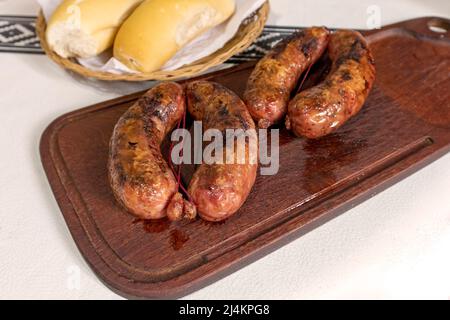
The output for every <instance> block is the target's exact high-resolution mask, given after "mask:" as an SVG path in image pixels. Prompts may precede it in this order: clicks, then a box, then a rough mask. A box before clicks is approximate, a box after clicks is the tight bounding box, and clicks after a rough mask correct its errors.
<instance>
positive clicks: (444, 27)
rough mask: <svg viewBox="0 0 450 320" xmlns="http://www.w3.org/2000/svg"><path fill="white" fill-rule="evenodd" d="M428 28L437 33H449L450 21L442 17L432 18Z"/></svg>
mask: <svg viewBox="0 0 450 320" xmlns="http://www.w3.org/2000/svg"><path fill="white" fill-rule="evenodd" d="M428 29H430V30H431V31H433V32H436V33H441V34H444V33H447V32H448V30H449V29H450V22H449V21H446V20H442V19H432V20H430V21H428Z"/></svg>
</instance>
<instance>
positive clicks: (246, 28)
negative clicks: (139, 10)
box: [36, 1, 269, 81]
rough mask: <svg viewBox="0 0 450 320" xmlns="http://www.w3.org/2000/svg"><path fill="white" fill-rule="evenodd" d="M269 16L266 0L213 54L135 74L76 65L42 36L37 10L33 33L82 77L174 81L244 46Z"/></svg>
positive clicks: (42, 20)
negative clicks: (191, 61)
mask: <svg viewBox="0 0 450 320" xmlns="http://www.w3.org/2000/svg"><path fill="white" fill-rule="evenodd" d="M268 15H269V2H268V1H267V2H266V3H265V4H264V5H262V6H261V8H259V9H258V10H257V11H256V12H255V13H254V14H253V15H252V16H251V17H250V18H248V19H246V20H245V21H244V22H243V23H242V25H241V26H240V27H239V30H238V32H237V33H236V35H235V36H234V38H232V39H231V40H230V41H228V42H227V43H226V44H225V46H224V47H223V48H221V49H219V50H217V51H216V52H214V53H213V54H211V55H209V56H207V57H205V58H202V59H200V60H197V61H195V62H193V63H191V64H189V65H185V66H183V67H181V68H179V69H177V70H173V71H155V72H148V73H137V74H114V73H109V72H104V71H95V70H91V69H88V68H86V67H84V66H82V65H80V64H79V63H78V62H76V60H74V59H66V58H62V57H60V56H59V55H57V54H56V53H55V52H54V51H52V50H51V49H50V48H49V46H48V43H47V41H46V39H45V29H46V26H47V25H46V22H45V18H44V16H43V14H42V11H41V12H40V13H39V15H38V18H37V21H36V32H37V35H38V37H39V40H40V41H41V46H42V48H43V49H44V51H45V53H46V54H47V56H49V57H50V58H51V59H52V60H53V61H55V62H56V63H57V64H59V65H60V66H62V67H63V68H65V69H67V70H70V71H73V72H75V73H78V74H80V75H82V76H84V77H88V78H95V79H99V80H106V81H148V80H176V79H180V78H187V77H192V76H195V75H198V74H200V73H202V72H204V71H206V70H207V69H209V68H211V67H214V66H217V65H219V64H221V63H223V62H225V61H226V60H228V59H229V58H231V57H232V56H233V55H235V54H237V53H239V52H242V51H243V50H245V49H247V48H248V47H249V46H250V45H251V44H252V43H253V41H254V40H255V39H256V38H258V36H259V35H260V34H261V32H262V30H263V28H264V25H265V23H266V21H267V17H268Z"/></svg>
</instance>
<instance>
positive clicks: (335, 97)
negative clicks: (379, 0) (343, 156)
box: [286, 30, 375, 138]
mask: <svg viewBox="0 0 450 320" xmlns="http://www.w3.org/2000/svg"><path fill="white" fill-rule="evenodd" d="M328 50H329V55H330V59H331V61H332V62H333V65H332V68H331V71H330V74H329V75H328V76H327V78H326V79H325V80H324V81H323V82H322V83H320V84H319V85H317V86H315V87H312V88H310V89H308V90H305V91H303V92H300V93H299V94H298V95H297V96H296V97H295V98H294V99H293V100H292V101H291V102H290V104H289V107H288V117H287V118H286V127H287V128H288V129H289V128H290V129H291V130H292V131H293V132H294V133H295V134H296V135H297V136H304V137H307V138H320V137H322V136H324V135H327V134H329V133H331V132H332V131H334V130H336V129H337V128H339V127H340V126H342V125H343V124H344V123H345V122H346V121H347V120H348V119H349V118H351V117H352V116H354V115H355V114H357V113H358V112H359V110H360V109H361V107H362V106H363V104H364V102H365V100H366V98H367V96H368V95H369V92H370V90H371V89H372V86H373V83H374V81H375V63H374V59H373V57H372V54H371V52H370V50H369V47H368V45H367V42H366V40H365V39H364V37H363V36H362V35H361V34H360V33H359V32H356V31H351V30H340V31H336V32H335V33H334V34H332V35H331V39H330V44H329V48H328Z"/></svg>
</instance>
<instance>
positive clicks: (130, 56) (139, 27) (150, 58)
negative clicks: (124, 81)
mask: <svg viewBox="0 0 450 320" xmlns="http://www.w3.org/2000/svg"><path fill="white" fill-rule="evenodd" d="M234 10H235V2H234V0H146V1H144V3H142V4H141V5H140V6H139V7H138V8H137V9H136V10H135V11H134V12H133V14H132V15H131V16H130V17H129V18H128V19H127V20H126V21H125V22H124V24H123V25H122V27H121V28H120V30H119V32H118V33H117V37H116V40H115V42H114V57H116V58H117V59H118V60H119V61H121V62H122V63H123V64H125V65H126V66H128V67H129V68H131V69H134V70H137V71H141V72H151V71H155V70H158V69H160V68H161V67H162V66H163V65H164V64H165V63H166V62H167V61H168V60H170V58H171V57H172V56H173V55H175V53H176V52H177V51H178V50H180V49H181V48H182V47H183V46H184V45H186V44H187V43H188V42H190V41H191V40H193V39H194V38H196V37H197V36H199V35H200V34H202V33H203V32H205V31H207V30H208V29H210V28H212V27H215V26H217V25H219V24H221V23H222V22H224V21H225V20H227V19H228V18H229V17H230V16H231V15H232V14H233V13H234Z"/></svg>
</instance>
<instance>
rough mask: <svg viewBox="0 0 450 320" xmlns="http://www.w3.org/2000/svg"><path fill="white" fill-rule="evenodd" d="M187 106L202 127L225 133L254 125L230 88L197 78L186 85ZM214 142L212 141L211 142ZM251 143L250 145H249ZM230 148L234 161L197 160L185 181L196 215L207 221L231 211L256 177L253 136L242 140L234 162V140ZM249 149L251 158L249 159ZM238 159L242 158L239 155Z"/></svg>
mask: <svg viewBox="0 0 450 320" xmlns="http://www.w3.org/2000/svg"><path fill="white" fill-rule="evenodd" d="M186 95H187V101H188V102H187V104H188V110H189V112H190V114H191V116H192V117H193V118H194V119H195V120H201V121H202V125H203V130H204V131H206V130H208V129H217V130H219V131H220V132H222V134H223V135H224V136H225V133H226V129H243V130H249V129H255V124H254V122H253V119H252V117H251V115H250V114H249V112H248V110H247V108H246V106H245V104H244V103H243V101H242V100H241V99H240V98H239V97H238V96H237V95H236V94H235V93H233V92H232V91H230V90H228V89H227V88H225V87H223V86H221V85H219V84H217V83H213V82H207V81H198V82H193V83H190V84H189V85H188V86H187V88H186ZM213 143H214V142H213ZM251 144H253V146H254V148H251ZM229 146H230V149H231V148H233V150H234V163H233V164H227V163H226V161H225V160H226V159H225V158H226V154H228V155H230V154H231V153H229V152H230V150H228V149H226V143H225V142H223V148H224V150H225V152H224V153H225V155H224V157H223V158H222V159H223V163H222V164H220V163H213V164H206V163H203V164H201V165H200V166H199V167H198V168H197V170H196V172H195V173H194V176H193V178H192V180H191V182H190V184H189V188H188V192H189V194H190V195H191V197H192V198H193V200H194V203H195V204H196V205H197V210H198V213H199V215H200V216H201V217H202V218H203V219H205V220H208V221H220V220H224V219H226V218H228V217H230V216H231V215H233V214H234V213H235V212H236V211H237V210H238V209H239V208H240V207H241V206H242V205H243V203H244V202H245V200H246V199H247V197H248V195H249V193H250V190H251V188H252V187H253V184H254V183H255V179H256V171H257V167H258V164H257V150H258V149H257V137H256V133H255V135H253V136H248V139H246V140H245V152H243V153H242V154H244V153H245V159H243V160H244V161H241V164H239V163H237V156H238V152H237V148H238V141H237V139H234V142H233V144H229ZM251 150H253V152H255V153H256V154H253V155H254V156H255V157H254V160H255V161H254V162H251V161H250V152H251ZM241 159H242V158H241Z"/></svg>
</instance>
